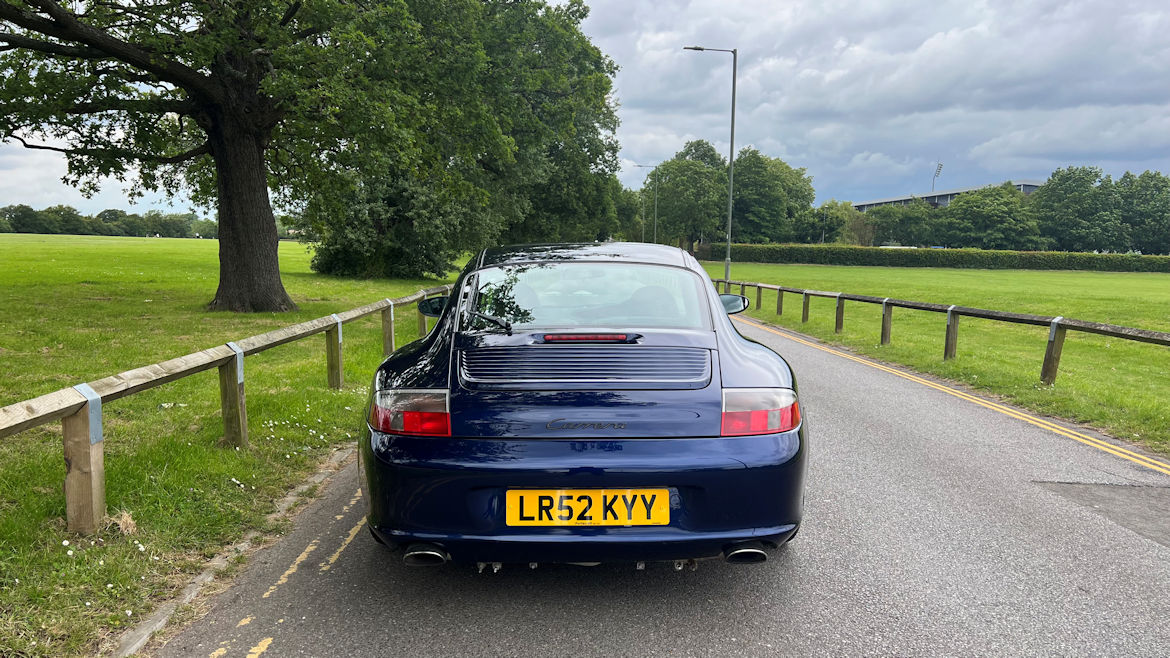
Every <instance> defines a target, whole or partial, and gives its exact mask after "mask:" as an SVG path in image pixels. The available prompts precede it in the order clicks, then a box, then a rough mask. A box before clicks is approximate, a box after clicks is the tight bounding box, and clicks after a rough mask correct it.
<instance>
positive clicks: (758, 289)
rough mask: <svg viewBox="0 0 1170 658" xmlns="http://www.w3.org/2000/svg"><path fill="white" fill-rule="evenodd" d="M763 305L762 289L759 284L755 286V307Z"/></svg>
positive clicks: (759, 307) (758, 307)
mask: <svg viewBox="0 0 1170 658" xmlns="http://www.w3.org/2000/svg"><path fill="white" fill-rule="evenodd" d="M763 307H764V289H763V288H761V287H760V286H756V308H757V309H761V308H763Z"/></svg>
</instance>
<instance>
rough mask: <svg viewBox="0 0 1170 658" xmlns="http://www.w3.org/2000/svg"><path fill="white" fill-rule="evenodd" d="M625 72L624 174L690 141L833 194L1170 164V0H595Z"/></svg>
mask: <svg viewBox="0 0 1170 658" xmlns="http://www.w3.org/2000/svg"><path fill="white" fill-rule="evenodd" d="M589 4H590V6H591V8H592V12H591V15H590V17H589V19H588V21H587V22H586V24H585V31H586V33H587V34H589V35H590V36H591V37H592V38H593V40H594V42H595V43H596V44H597V45H598V46H600V47H601V49H602V50H603V51H604V52H606V53H608V54H609V55H610V56H611V57H613V58H614V60H615V61H616V62H617V63H618V64H619V65H620V66H621V71H620V73H619V74H618V77H617V84H616V96H617V99H618V100H619V102H620V103H621V109H620V116H621V119H622V126H621V128H620V129H619V130H618V137H619V139H620V141H621V144H622V153H621V156H622V161H623V171H622V173H621V174H620V176H621V179H622V181H623V182H624V183H625V184H626V185H627V186H629V187H637V186H640V185H641V182H642V180H643V177H644V176H645V174H646V171H647V170H645V169H637V168H634V167H633V166H632V164H633V163H642V164H646V163H648V164H653V163H655V162H659V161H661V160H664V159H668V158H670V157H671V156H672V155H673V154H674V153H675V152H677V151H678V150H679V149H680V148H681V147H682V145H683V144H684V143H685V142H686V141H687V140H689V139H697V138H701V139H706V140H708V141H711V142H712V143H714V144H715V146H716V147H717V148H718V149H719V150H720V151H721V152H723V153H726V152H727V149H728V127H729V126H728V122H729V117H730V105H731V103H730V101H731V98H730V97H731V55H730V54H725V53H712V52H701V53H700V52H691V51H684V50H682V47H683V46H685V45H701V46H708V47H713V48H738V49H739V76H738V90H737V99H736V126H735V127H736V135H735V143H736V149H737V150H738V149H739V148H740V147H742V146H744V145H752V146H755V147H756V148H758V149H760V150H761V151H762V152H764V153H765V154H767V155H770V156H774V157H780V158H783V159H784V160H785V161H786V162H788V163H789V164H791V165H793V166H796V167H805V168H807V170H808V172H809V173H810V174H811V175H812V176H813V185H814V187H815V188H816V190H817V201H818V203H819V202H821V201H825V200H828V199H831V198H836V199H843V200H850V201H864V200H867V199H872V198H880V197H887V196H897V195H902V194H910V193H919V194H921V193H924V192H929V190H930V184H931V175H932V174H933V171H934V162H935V161H936V160H941V161H942V162H943V163H944V166H943V171H942V175H941V176H940V177H939V179H938V182H937V189H940V190H942V189H947V188H954V187H964V186H971V185H983V184H986V183H994V182H1002V181H1004V180H1008V179H1040V180H1044V179H1046V178H1047V177H1048V175H1049V174H1050V173H1051V172H1052V170H1053V169H1056V168H1057V167H1064V166H1068V165H1099V166H1101V167H1102V168H1104V169H1105V170H1106V171H1107V172H1110V173H1113V174H1115V175H1120V174H1121V173H1123V172H1124V171H1126V170H1132V171H1144V170H1146V169H1156V170H1160V171H1163V172H1170V3H1167V2H1165V0H1153V1H1145V2H1124V1H1122V2H1101V1H1099V0H1094V1H1091V2H1018V1H1016V2H978V1H971V0H965V1H963V2H946V1H939V0H932V1H931V2H915V3H910V2H905V1H896V0H881V1H872V0H862V1H860V2H859V1H858V0H844V1H842V0H800V1H795V2H778V1H772V2H767V1H762V0H757V1H753V2H745V1H736V2H732V1H727V0H693V1H686V0H656V1H655V2H630V1H629V0H594V1H593V2H590V3H589Z"/></svg>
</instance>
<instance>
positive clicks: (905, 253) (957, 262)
mask: <svg viewBox="0 0 1170 658" xmlns="http://www.w3.org/2000/svg"><path fill="white" fill-rule="evenodd" d="M724 249H725V246H724V245H723V244H721V243H706V244H703V245H701V246H700V247H699V249H698V250H697V255H698V257H699V258H700V259H704V260H710V259H711V258H712V254H715V255H716V256H715V260H719V259H720V258H721V254H723V250H724ZM731 259H732V260H733V261H738V262H742V263H808V264H814V265H873V266H883V267H956V268H967V269H984V270H1097V271H1103V272H1170V256H1141V255H1137V254H1093V253H1079V252H1068V251H999V250H991V249H882V248H880V247H854V246H847V245H835V244H832V245H805V244H732V245H731Z"/></svg>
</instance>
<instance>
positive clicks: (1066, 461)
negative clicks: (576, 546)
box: [154, 324, 1170, 658]
mask: <svg viewBox="0 0 1170 658" xmlns="http://www.w3.org/2000/svg"><path fill="white" fill-rule="evenodd" d="M740 326H741V327H742V331H743V332H744V333H745V334H746V335H749V336H751V337H753V338H756V339H758V340H761V341H764V342H766V343H768V344H770V345H772V346H774V347H775V348H776V349H777V350H779V351H780V353H781V354H784V355H785V356H786V357H787V358H788V359H789V361H790V362H791V363H792V364H793V366H794V368H795V369H796V372H797V374H798V377H799V380H800V386H801V397H802V404H803V407H804V411H805V418H806V419H807V422H808V423H809V430H810V437H811V441H812V453H811V459H812V461H811V464H812V465H811V469H810V477H809V489H808V503H807V510H806V515H805V522H804V525H803V527H802V529H801V533H800V536H799V537H798V538H797V540H796V541H795V542H793V543H792V544H791V545H789V546H788V547H786V548H784V549H782V550H781V551H779V552H777V553H774V554H773V556H772V559H770V560H769V561H768V562H766V563H764V564H760V565H728V564H724V563H722V562H715V561H710V562H703V563H700V566H699V568H698V570H697V571H695V572H691V571H682V572H675V571H674V570H673V569H672V568H671V566H670V565H662V564H658V565H655V564H651V565H647V568H646V570H645V571H641V572H638V571H635V570H634V569H633V568H632V567H628V566H620V567H619V566H600V567H593V568H588V567H574V566H541V567H540V568H538V569H536V570H529V569H528V568H527V567H522V566H507V567H505V568H504V569H503V570H502V571H501V572H500V573H496V574H493V573H490V571H489V572H485V573H482V574H478V573H476V572H475V570H474V568H468V567H451V566H448V567H443V568H439V569H408V568H406V567H404V566H402V564H401V560H400V559H399V558H398V557H397V556H396V555H394V554H391V553H390V552H388V551H387V550H386V549H385V548H383V547H381V546H379V545H377V544H375V543H374V541H373V540H372V539H371V538H370V537H369V535H368V533H367V532H366V529H365V527H364V522H363V518H362V517H363V512H364V505H363V501H362V500H361V499H360V496H359V494H358V483H357V476H356V470H355V468H354V467H353V466H352V465H351V466H349V467H348V468H346V469H345V470H343V471H341V472H340V473H339V474H338V475H337V476H335V477H334V478H333V480H332V481H331V484H330V485H329V486H328V488H327V490H326V492H325V494H324V496H323V497H322V498H321V499H320V500H319V501H318V502H317V503H315V504H313V505H312V506H310V507H309V508H308V509H307V510H305V511H304V512H303V513H302V514H301V516H300V517H299V518H298V521H297V524H296V528H295V530H293V531H292V532H290V534H289V535H288V536H287V537H285V538H284V539H282V540H281V541H280V542H279V543H278V544H276V545H275V546H273V547H272V548H269V549H267V550H265V551H263V552H262V553H260V554H258V555H257V556H256V557H255V558H254V559H253V560H252V561H251V563H250V564H249V566H248V567H247V568H246V570H245V571H244V572H243V573H242V574H241V575H240V576H239V578H238V580H237V582H236V584H235V585H234V586H233V587H231V588H230V589H229V590H227V591H226V592H224V593H222V594H220V595H218V596H217V597H215V598H214V599H213V600H212V601H211V604H212V609H211V610H210V612H209V613H208V614H207V615H206V616H204V617H203V618H201V619H199V620H197V621H196V622H194V623H193V624H192V625H191V626H190V627H189V628H187V629H186V630H184V631H183V632H182V633H180V634H179V635H178V636H177V637H175V638H174V639H173V640H171V641H170V642H169V643H168V644H167V645H166V646H165V647H163V648H161V649H158V650H156V651H155V652H154V653H155V654H156V655H162V656H184V657H186V656H211V657H215V658H219V657H221V656H223V657H231V656H240V657H243V656H252V657H253V658H255V657H256V656H260V655H265V654H266V655H270V656H374V655H388V654H392V653H393V654H398V655H411V656H480V655H493V656H494V655H531V656H549V655H558V656H561V655H574V656H577V655H638V656H643V655H646V656H658V655H670V656H689V655H728V654H733V653H737V654H747V655H802V656H805V655H815V656H819V655H845V656H862V655H882V656H885V655H930V656H935V655H996V654H1000V655H1055V654H1060V655H1117V656H1166V655H1170V530H1168V528H1170V474H1164V473H1160V472H1158V471H1156V470H1154V469H1152V468H1149V467H1147V466H1143V465H1140V464H1139V463H1137V461H1141V459H1140V455H1139V456H1138V457H1133V456H1131V455H1128V454H1127V453H1125V452H1123V451H1117V450H1116V449H1114V452H1113V453H1111V452H1107V451H1106V450H1103V449H1101V448H1099V447H1094V446H1093V445H1089V444H1090V443H1092V439H1093V436H1094V435H1086V433H1085V432H1083V431H1081V432H1080V435H1084V436H1082V438H1081V439H1077V438H1075V437H1077V436H1078V434H1072V435H1071V436H1070V435H1068V434H1069V433H1068V432H1067V431H1065V432H1064V434H1060V433H1057V432H1055V431H1052V430H1051V429H1046V428H1044V427H1041V426H1038V424H1037V423H1036V422H1035V421H1032V422H1029V421H1028V420H1027V419H1023V418H1021V417H1019V416H1018V412H1014V415H1009V414H1008V413H1005V412H1004V411H1002V410H997V409H996V408H992V407H993V406H994V405H989V404H987V403H986V401H984V402H983V403H980V402H979V401H978V400H971V399H968V398H964V397H962V394H960V393H958V392H948V390H942V387H939V386H938V385H937V384H934V385H932V382H927V381H925V380H918V381H916V380H915V379H908V378H906V377H903V376H898V375H896V374H894V373H891V372H888V371H887V370H886V369H883V368H877V367H873V366H872V365H866V364H863V363H860V362H859V361H858V360H854V359H850V358H847V357H846V356H843V355H841V354H833V353H829V352H826V351H823V350H822V349H818V348H815V347H813V346H812V345H811V344H806V342H798V341H797V340H792V339H790V338H784V337H781V336H780V335H779V334H777V333H769V332H766V331H764V330H762V329H759V328H754V327H750V326H745V325H743V324H741V325H740ZM801 340H804V339H801ZM1009 411H1010V410H1009ZM1041 424H1042V423H1041ZM1084 439H1090V441H1088V442H1085V441H1084ZM1105 445H1106V447H1108V446H1109V445H1110V444H1105ZM1134 459H1137V461H1134ZM1162 461H1163V462H1165V461H1168V460H1162ZM1166 470H1168V471H1170V467H1166Z"/></svg>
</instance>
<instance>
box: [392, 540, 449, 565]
mask: <svg viewBox="0 0 1170 658" xmlns="http://www.w3.org/2000/svg"><path fill="white" fill-rule="evenodd" d="M450 559H451V556H449V555H447V551H444V550H443V549H441V548H439V547H438V546H435V545H434V544H411V545H410V546H407V547H406V553H405V554H404V555H403V556H402V563H403V564H405V565H406V566H408V567H441V566H443V565H444V564H447V561H448V560H450Z"/></svg>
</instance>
